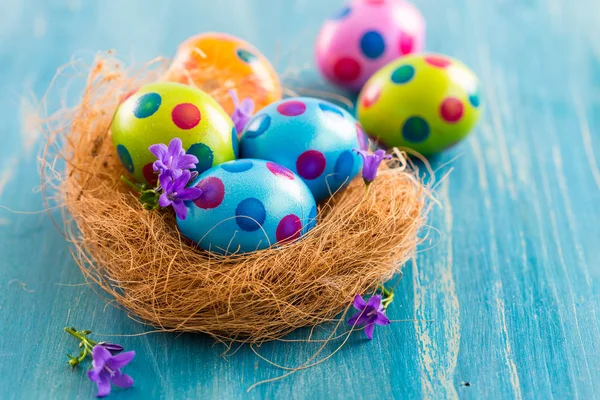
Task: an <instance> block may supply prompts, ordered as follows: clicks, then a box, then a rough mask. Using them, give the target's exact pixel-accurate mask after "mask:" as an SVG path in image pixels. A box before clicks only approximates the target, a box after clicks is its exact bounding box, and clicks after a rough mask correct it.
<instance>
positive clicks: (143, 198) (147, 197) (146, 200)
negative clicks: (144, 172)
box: [121, 175, 161, 210]
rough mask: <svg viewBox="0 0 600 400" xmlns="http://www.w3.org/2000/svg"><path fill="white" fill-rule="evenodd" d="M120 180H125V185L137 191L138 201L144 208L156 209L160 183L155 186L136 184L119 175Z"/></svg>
mask: <svg viewBox="0 0 600 400" xmlns="http://www.w3.org/2000/svg"><path fill="white" fill-rule="evenodd" d="M121 180H122V181H123V182H125V183H126V184H127V186H130V187H131V188H132V189H133V190H135V191H136V192H138V193H139V196H138V200H139V201H140V203H142V206H143V207H144V209H145V210H157V209H158V207H159V205H158V199H159V197H160V191H161V189H160V185H157V186H156V187H153V188H150V189H149V188H148V185H146V184H142V185H140V184H136V183H133V182H131V181H130V180H129V179H127V178H126V177H125V176H123V175H121Z"/></svg>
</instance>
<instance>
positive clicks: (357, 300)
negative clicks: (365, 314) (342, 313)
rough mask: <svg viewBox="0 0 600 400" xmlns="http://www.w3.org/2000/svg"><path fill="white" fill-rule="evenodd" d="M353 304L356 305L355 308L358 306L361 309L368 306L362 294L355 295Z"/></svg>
mask: <svg viewBox="0 0 600 400" xmlns="http://www.w3.org/2000/svg"><path fill="white" fill-rule="evenodd" d="M353 305H354V308H356V309H357V310H359V311H362V310H364V308H365V307H366V306H367V303H366V302H365V299H363V298H362V296H361V295H359V294H357V295H356V296H354V303H353Z"/></svg>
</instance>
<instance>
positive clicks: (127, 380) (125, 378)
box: [111, 370, 133, 389]
mask: <svg viewBox="0 0 600 400" xmlns="http://www.w3.org/2000/svg"><path fill="white" fill-rule="evenodd" d="M111 381H112V383H113V385H115V386H118V387H120V388H123V389H127V388H128V387H131V386H132V385H133V378H132V377H130V376H129V375H127V374H124V373H122V372H121V371H118V370H117V371H116V372H115V375H114V376H113V377H112V379H111Z"/></svg>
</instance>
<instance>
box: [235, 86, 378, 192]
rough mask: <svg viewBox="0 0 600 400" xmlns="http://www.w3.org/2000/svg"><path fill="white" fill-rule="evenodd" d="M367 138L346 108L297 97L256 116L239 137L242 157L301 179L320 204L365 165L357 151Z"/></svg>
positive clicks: (365, 145) (275, 104)
mask: <svg viewBox="0 0 600 400" xmlns="http://www.w3.org/2000/svg"><path fill="white" fill-rule="evenodd" d="M367 147H368V142H367V138H366V136H365V134H364V132H363V130H362V128H361V126H360V124H358V122H357V121H356V120H355V119H354V117H352V116H351V115H350V114H349V113H348V112H346V111H345V110H344V109H342V108H340V107H338V106H336V105H334V104H332V103H329V102H327V101H324V100H320V99H314V98H309V97H296V98H290V99H286V100H282V101H279V102H277V103H273V104H271V105H269V106H267V107H265V108H264V109H263V110H261V111H260V112H258V113H257V114H256V115H255V116H254V117H253V118H252V119H251V120H250V121H249V122H248V124H247V125H246V128H245V129H244V131H243V133H242V136H241V138H240V156H241V157H242V158H259V159H264V160H270V161H274V162H276V163H278V164H281V165H283V166H285V167H287V168H289V169H291V170H292V171H294V173H296V174H298V175H299V176H300V177H301V178H302V179H303V180H304V182H306V184H307V185H308V187H309V188H310V190H311V192H312V193H313V195H314V196H315V199H316V200H317V201H321V200H323V199H326V198H328V197H329V196H330V195H331V194H333V193H335V192H336V191H338V190H339V189H341V188H343V187H344V186H345V185H347V184H348V183H349V182H350V181H351V180H352V178H354V177H355V176H356V174H357V173H358V171H359V170H360V168H361V166H362V160H361V159H360V157H359V156H358V155H357V154H356V153H355V152H354V151H353V149H366V148H367Z"/></svg>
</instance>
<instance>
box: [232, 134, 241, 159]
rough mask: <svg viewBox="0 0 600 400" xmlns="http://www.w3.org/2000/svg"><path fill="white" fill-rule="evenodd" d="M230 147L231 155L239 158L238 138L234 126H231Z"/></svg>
mask: <svg viewBox="0 0 600 400" xmlns="http://www.w3.org/2000/svg"><path fill="white" fill-rule="evenodd" d="M231 147H233V156H234V157H235V158H240V139H239V138H238V134H237V130H236V129H235V126H234V127H233V128H231Z"/></svg>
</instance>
